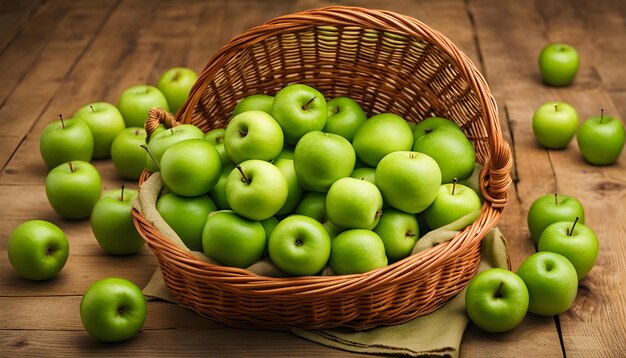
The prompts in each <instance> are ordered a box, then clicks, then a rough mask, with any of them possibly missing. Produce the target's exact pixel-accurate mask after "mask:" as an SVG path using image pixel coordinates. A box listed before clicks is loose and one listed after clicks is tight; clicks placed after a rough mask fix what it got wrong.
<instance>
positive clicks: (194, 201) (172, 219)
mask: <svg viewBox="0 0 626 358" xmlns="http://www.w3.org/2000/svg"><path fill="white" fill-rule="evenodd" d="M156 209H157V211H158V212H159V214H161V217H162V218H163V220H165V222H166V223H167V224H168V225H169V226H170V227H171V228H172V230H174V232H176V234H178V236H179V237H180V239H181V240H182V241H183V243H184V244H185V245H186V246H187V247H188V248H189V249H190V250H193V251H200V252H202V230H203V229H204V225H205V224H206V221H207V219H208V217H209V214H210V213H211V212H213V211H215V210H217V207H216V206H215V204H214V203H213V200H211V198H209V197H208V196H207V195H200V196H195V197H187V196H180V195H176V194H174V193H167V194H165V195H163V196H161V197H160V198H159V199H158V200H157V203H156Z"/></svg>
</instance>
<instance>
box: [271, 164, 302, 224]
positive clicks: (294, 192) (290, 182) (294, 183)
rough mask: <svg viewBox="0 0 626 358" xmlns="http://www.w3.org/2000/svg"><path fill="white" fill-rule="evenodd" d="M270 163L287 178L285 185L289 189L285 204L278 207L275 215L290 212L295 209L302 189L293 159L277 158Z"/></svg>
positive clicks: (300, 197)
mask: <svg viewBox="0 0 626 358" xmlns="http://www.w3.org/2000/svg"><path fill="white" fill-rule="evenodd" d="M272 164H274V165H275V166H276V168H278V169H280V171H281V172H282V173H283V175H284V176H285V179H286V180H287V187H288V189H289V190H288V193H287V199H286V200H285V204H284V205H283V207H282V208H280V210H278V212H277V213H276V215H287V214H290V213H292V212H293V211H294V210H295V209H296V206H298V204H299V203H300V200H301V199H302V194H303V193H304V189H302V186H301V185H300V181H299V180H298V176H297V174H296V168H295V166H294V163H293V160H291V159H278V160H274V161H273V162H272Z"/></svg>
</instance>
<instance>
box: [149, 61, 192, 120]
mask: <svg viewBox="0 0 626 358" xmlns="http://www.w3.org/2000/svg"><path fill="white" fill-rule="evenodd" d="M196 80H198V74H197V73H196V72H195V71H194V70H192V69H190V68H186V67H173V68H170V69H168V70H167V71H165V72H164V73H163V74H162V75H161V77H160V78H159V81H158V82H157V85H156V87H157V88H158V89H159V91H161V93H163V96H165V99H166V100H167V105H168V106H169V110H170V112H172V113H176V112H178V110H179V109H180V107H182V106H183V104H184V103H185V101H186V100H187V97H189V91H191V87H193V85H194V83H196Z"/></svg>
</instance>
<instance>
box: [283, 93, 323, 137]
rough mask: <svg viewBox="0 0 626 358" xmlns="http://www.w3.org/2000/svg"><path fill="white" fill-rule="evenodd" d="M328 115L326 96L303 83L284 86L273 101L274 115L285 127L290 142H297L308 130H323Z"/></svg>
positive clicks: (284, 130) (284, 131)
mask: <svg viewBox="0 0 626 358" xmlns="http://www.w3.org/2000/svg"><path fill="white" fill-rule="evenodd" d="M327 115H328V113H327V109H326V100H325V99H324V96H323V95H322V94H321V93H319V92H318V91H317V90H316V89H315V88H313V87H309V86H307V85H303V84H291V85H288V86H285V87H283V88H282V89H281V90H280V91H278V93H276V96H275V97H274V102H273V103H272V116H273V117H274V118H275V119H276V121H277V122H278V123H279V124H280V126H281V127H282V128H283V133H284V134H285V142H287V143H289V144H296V143H297V142H298V140H300V138H302V136H303V135H305V134H306V133H308V132H311V131H321V130H322V129H323V128H324V125H325V124H326V117H327Z"/></svg>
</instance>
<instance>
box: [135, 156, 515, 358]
mask: <svg viewBox="0 0 626 358" xmlns="http://www.w3.org/2000/svg"><path fill="white" fill-rule="evenodd" d="M477 170H479V168H477ZM472 184H474V183H471V184H470V186H474V185H472ZM476 185H477V182H476ZM162 188H163V183H162V181H161V178H160V175H159V174H158V173H156V174H153V175H152V176H150V178H149V179H148V180H146V182H144V184H143V185H142V186H141V191H140V195H139V196H138V198H137V199H136V200H135V202H134V203H133V206H134V207H135V208H136V209H137V210H139V212H141V213H142V214H143V215H144V217H145V218H146V219H147V220H148V221H149V222H150V223H152V224H153V225H154V226H155V228H156V229H157V230H159V232H160V233H162V234H163V235H164V236H166V237H168V238H170V239H171V240H172V242H173V243H174V244H175V245H177V246H179V247H182V248H184V249H186V250H188V249H187V248H186V247H185V245H184V244H183V242H182V240H181V239H180V238H179V237H178V235H177V234H176V233H175V232H174V231H173V230H172V229H171V228H170V227H169V225H167V223H165V221H164V220H163V219H162V218H161V216H160V215H159V213H158V211H157V210H156V200H157V199H158V196H159V193H160V192H161V190H162ZM479 214H480V211H476V212H473V213H470V214H468V215H467V216H465V217H463V218H461V219H459V220H457V221H456V222H454V223H452V224H449V225H447V226H445V227H442V228H439V229H437V230H434V231H431V232H429V233H428V234H426V235H424V237H422V238H420V239H419V241H418V243H417V244H416V246H415V249H414V251H413V252H414V253H417V252H420V251H423V250H427V249H429V248H431V247H433V246H435V245H437V244H439V243H441V242H444V241H446V240H449V239H451V238H452V237H454V235H456V234H457V233H458V230H460V229H462V228H464V227H465V226H467V225H468V224H470V223H472V222H473V221H474V220H475V219H476V218H477V217H478V215H479ZM190 252H191V253H192V254H193V255H194V256H196V257H197V258H198V259H200V260H205V261H208V262H212V263H214V264H217V263H216V262H214V261H213V260H211V259H210V258H208V257H207V256H205V255H204V254H203V253H200V252H195V251H190ZM507 262H508V261H507V255H506V244H505V239H504V237H503V236H502V234H501V233H500V231H499V230H498V229H497V228H494V229H493V230H491V231H490V232H489V233H488V235H486V237H485V238H484V239H483V243H482V260H481V263H480V267H479V270H480V271H482V270H485V269H487V268H490V267H505V268H506V267H507ZM248 270H250V271H251V272H254V273H256V274H258V275H264V276H272V277H280V276H285V275H284V274H283V273H282V272H281V271H280V270H278V268H276V267H275V266H274V265H273V264H272V263H271V261H270V260H269V259H267V258H266V259H264V260H261V261H259V262H257V263H255V264H253V265H252V266H250V267H248ZM323 274H332V271H330V270H329V269H326V270H324V272H323ZM143 293H144V295H146V296H147V297H148V299H156V298H158V299H162V300H166V301H169V302H175V299H174V297H173V296H172V295H171V294H170V292H169V290H168V289H167V287H166V286H165V284H164V281H163V276H162V275H161V271H160V270H159V269H158V268H157V270H156V271H155V273H154V275H153V276H152V278H151V280H150V282H148V284H147V285H146V287H145V288H144V289H143ZM467 322H468V316H467V314H466V311H465V290H463V291H461V293H459V294H458V295H457V296H455V297H454V298H452V299H451V300H450V301H448V302H447V303H446V304H445V305H444V306H442V307H441V308H439V309H438V310H436V311H435V312H433V313H430V314H428V315H425V316H421V317H417V318H415V319H414V320H412V321H410V322H407V323H404V324H401V325H396V326H388V327H378V328H374V329H371V330H367V331H362V332H356V331H352V330H347V329H330V330H319V331H307V330H303V329H293V333H294V334H296V335H298V336H300V337H303V338H306V339H308V340H311V341H314V342H317V343H320V344H323V345H326V346H329V347H334V348H339V349H343V350H347V351H352V352H359V353H373V354H385V355H404V356H411V357H418V356H432V357H456V356H457V355H458V351H459V345H460V343H461V338H462V336H463V332H464V330H465V327H466V325H467Z"/></svg>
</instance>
